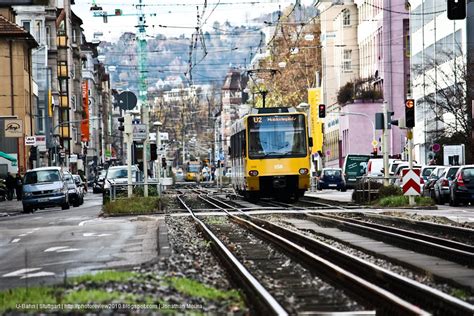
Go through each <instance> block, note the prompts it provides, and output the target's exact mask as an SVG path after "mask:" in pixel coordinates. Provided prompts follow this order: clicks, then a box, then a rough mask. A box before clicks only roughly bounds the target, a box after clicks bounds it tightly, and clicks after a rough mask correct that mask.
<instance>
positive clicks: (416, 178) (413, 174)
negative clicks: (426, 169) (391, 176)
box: [402, 169, 421, 200]
mask: <svg viewBox="0 0 474 316" xmlns="http://www.w3.org/2000/svg"><path fill="white" fill-rule="evenodd" d="M402 175H403V177H402V190H403V195H408V197H409V198H410V197H412V198H413V200H414V198H415V196H419V195H420V193H421V187H420V169H404V170H402Z"/></svg>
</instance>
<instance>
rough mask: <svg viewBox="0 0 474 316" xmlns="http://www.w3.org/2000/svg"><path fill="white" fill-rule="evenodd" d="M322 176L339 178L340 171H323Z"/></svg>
mask: <svg viewBox="0 0 474 316" xmlns="http://www.w3.org/2000/svg"><path fill="white" fill-rule="evenodd" d="M323 175H324V176H325V177H331V176H333V177H340V176H341V170H337V169H328V170H324V173H323Z"/></svg>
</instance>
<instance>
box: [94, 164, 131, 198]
mask: <svg viewBox="0 0 474 316" xmlns="http://www.w3.org/2000/svg"><path fill="white" fill-rule="evenodd" d="M139 173H140V170H139V169H138V167H137V166H135V165H134V166H132V183H133V182H137V181H138V180H139ZM127 183H128V166H126V165H124V166H113V167H109V169H107V173H106V175H105V180H104V190H103V193H104V194H106V195H107V194H109V193H110V189H111V188H112V186H116V187H115V189H116V192H119V191H127V190H128V188H127Z"/></svg>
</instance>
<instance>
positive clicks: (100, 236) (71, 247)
mask: <svg viewBox="0 0 474 316" xmlns="http://www.w3.org/2000/svg"><path fill="white" fill-rule="evenodd" d="M7 205H10V207H9V208H8V209H6V206H7ZM18 205H19V206H18ZM101 206H102V196H101V195H98V194H92V193H88V194H87V195H86V196H85V201H84V204H83V205H81V206H80V207H77V208H76V207H71V208H70V209H69V210H65V211H62V210H61V208H50V209H45V210H40V211H36V212H35V213H33V214H19V213H18V212H21V202H17V201H6V202H0V208H1V211H0V212H2V213H3V214H5V213H9V214H10V215H15V214H18V215H16V216H8V217H0V290H2V289H7V288H12V287H17V286H31V285H33V284H50V283H57V282H64V279H65V278H66V277H71V276H77V275H79V274H84V273H87V272H92V271H96V270H100V269H107V268H114V267H119V266H126V265H135V264H139V263H142V262H146V261H149V260H151V259H152V258H154V257H156V249H157V245H156V236H157V227H158V220H159V217H156V218H145V217H120V218H102V217H98V215H99V214H100V212H101ZM15 210H17V211H15Z"/></svg>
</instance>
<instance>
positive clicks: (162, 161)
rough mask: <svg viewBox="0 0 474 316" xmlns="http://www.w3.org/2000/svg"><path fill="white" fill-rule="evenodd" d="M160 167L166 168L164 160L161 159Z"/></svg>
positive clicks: (163, 158)
mask: <svg viewBox="0 0 474 316" xmlns="http://www.w3.org/2000/svg"><path fill="white" fill-rule="evenodd" d="M161 167H163V168H166V158H165V157H161Z"/></svg>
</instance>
